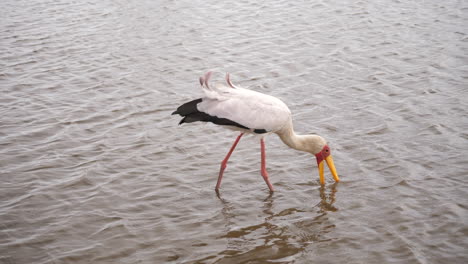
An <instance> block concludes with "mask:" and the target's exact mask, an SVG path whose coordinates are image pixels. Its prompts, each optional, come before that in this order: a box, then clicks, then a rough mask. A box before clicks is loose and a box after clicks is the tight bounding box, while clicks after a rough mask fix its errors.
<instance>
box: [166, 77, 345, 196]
mask: <svg viewBox="0 0 468 264" xmlns="http://www.w3.org/2000/svg"><path fill="white" fill-rule="evenodd" d="M210 77H211V72H208V73H207V74H205V76H204V77H200V84H201V85H202V88H203V92H204V94H205V96H204V97H203V98H200V99H196V100H193V101H190V102H188V103H185V104H183V105H181V106H180V107H178V108H177V110H176V111H175V112H174V113H173V114H179V115H181V116H183V119H182V120H181V121H180V123H179V124H182V123H191V122H196V121H202V122H212V123H214V124H217V125H223V126H227V127H228V128H231V129H234V130H240V131H241V134H240V135H239V136H238V138H237V140H236V141H235V142H234V145H233V146H232V148H231V150H230V152H229V153H228V155H227V156H226V158H225V159H224V160H223V162H222V164H221V170H220V174H219V178H218V184H217V186H216V190H218V188H219V186H220V183H221V178H222V175H223V172H224V169H225V168H226V164H227V161H228V159H229V157H230V155H231V153H232V151H234V148H235V147H236V145H237V143H238V141H239V140H240V138H241V136H242V135H243V134H244V133H253V134H260V135H262V138H261V147H262V176H263V177H264V179H265V182H266V183H267V185H268V187H269V188H270V191H273V187H272V185H271V184H270V182H269V180H268V174H267V172H266V168H265V146H264V141H263V136H264V135H266V134H269V133H276V134H278V136H279V137H280V138H281V140H282V141H283V142H284V143H285V144H286V145H288V146H289V147H291V148H294V149H297V150H301V151H306V152H310V153H312V154H314V155H316V156H317V155H318V154H320V156H322V155H321V154H322V151H323V152H324V153H323V154H324V155H325V154H326V153H328V155H327V157H329V158H327V157H325V156H323V157H322V160H323V159H325V158H326V159H327V163H328V164H329V166H330V163H329V159H330V160H331V156H329V155H330V154H329V152H330V150H329V148H328V146H327V145H326V141H325V140H324V139H323V138H322V137H320V136H317V135H304V136H301V135H297V134H296V133H295V132H294V129H293V124H292V117H291V111H290V110H289V108H288V107H287V105H286V104H285V103H283V101H281V100H280V99H278V98H276V97H273V96H270V95H266V94H262V93H259V92H256V91H252V90H248V89H244V88H241V87H238V86H235V85H233V84H232V83H231V81H230V78H229V74H227V75H226V81H227V83H228V85H229V86H226V85H223V84H216V85H215V86H214V87H211V86H209V84H208V81H209V79H210ZM325 149H326V150H325ZM325 151H326V153H325ZM317 162H319V158H318V157H317ZM331 163H333V161H331ZM319 169H320V162H319ZM330 169H331V170H332V173H333V176H334V177H335V180H336V181H339V178H338V175H336V170H335V169H334V165H333V164H331V166H330ZM320 172H321V173H320V174H321V175H320V176H321V177H320V179H321V182H322V184H323V183H324V180H323V166H322V168H321V169H320Z"/></svg>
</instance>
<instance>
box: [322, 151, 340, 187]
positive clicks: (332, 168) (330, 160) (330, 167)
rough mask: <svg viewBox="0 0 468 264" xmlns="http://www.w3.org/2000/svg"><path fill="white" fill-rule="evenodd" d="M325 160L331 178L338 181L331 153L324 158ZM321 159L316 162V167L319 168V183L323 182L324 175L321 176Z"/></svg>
mask: <svg viewBox="0 0 468 264" xmlns="http://www.w3.org/2000/svg"><path fill="white" fill-rule="evenodd" d="M325 161H326V162H327V165H328V168H329V169H330V172H331V173H332V175H333V178H334V179H335V181H336V182H339V181H340V178H339V177H338V173H337V172H336V168H335V163H333V158H332V156H331V155H329V156H328V157H326V158H325ZM323 167H324V165H323V161H321V162H320V163H319V164H318V169H319V176H320V184H325V177H324V176H323Z"/></svg>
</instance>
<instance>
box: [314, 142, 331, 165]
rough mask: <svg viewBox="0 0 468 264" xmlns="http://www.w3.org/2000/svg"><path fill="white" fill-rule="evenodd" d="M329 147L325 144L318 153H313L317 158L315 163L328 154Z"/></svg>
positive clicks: (318, 162)
mask: <svg viewBox="0 0 468 264" xmlns="http://www.w3.org/2000/svg"><path fill="white" fill-rule="evenodd" d="M330 153H331V151H330V147H328V145H325V146H324V147H323V149H322V151H320V152H319V153H317V154H315V157H316V158H317V164H320V162H322V161H323V160H324V159H325V158H326V157H328V156H330Z"/></svg>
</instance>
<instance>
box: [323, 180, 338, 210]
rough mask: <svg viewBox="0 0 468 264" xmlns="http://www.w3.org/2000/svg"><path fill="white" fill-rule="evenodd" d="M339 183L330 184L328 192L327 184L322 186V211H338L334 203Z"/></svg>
mask: <svg viewBox="0 0 468 264" xmlns="http://www.w3.org/2000/svg"><path fill="white" fill-rule="evenodd" d="M337 185H338V183H337V182H335V183H333V184H332V185H330V187H329V189H330V193H329V194H327V192H326V187H325V185H321V186H320V189H319V191H320V203H319V204H318V207H319V208H320V211H321V212H322V213H326V212H335V211H338V208H336V207H335V206H334V205H333V204H334V203H335V201H336V192H337Z"/></svg>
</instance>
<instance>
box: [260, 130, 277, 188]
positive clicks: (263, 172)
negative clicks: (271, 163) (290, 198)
mask: <svg viewBox="0 0 468 264" xmlns="http://www.w3.org/2000/svg"><path fill="white" fill-rule="evenodd" d="M260 146H261V151H262V167H261V170H260V171H261V173H262V177H263V179H264V180H265V182H266V184H267V185H268V188H270V192H274V191H275V190H274V189H273V185H271V183H270V180H269V179H268V173H267V171H266V161H265V158H266V154H265V142H264V141H263V138H262V139H260Z"/></svg>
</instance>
